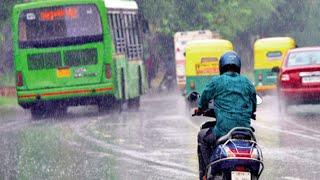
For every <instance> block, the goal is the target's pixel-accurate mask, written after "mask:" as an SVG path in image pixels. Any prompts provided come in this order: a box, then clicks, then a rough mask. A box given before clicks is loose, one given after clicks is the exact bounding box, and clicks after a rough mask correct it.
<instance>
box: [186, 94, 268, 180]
mask: <svg viewBox="0 0 320 180" xmlns="http://www.w3.org/2000/svg"><path fill="white" fill-rule="evenodd" d="M197 97H199V95H197ZM261 103H262V99H261V98H260V97H259V96H257V104H261ZM209 107H210V106H209ZM201 115H202V116H206V117H213V118H215V113H214V109H208V110H207V111H204V112H203V113H202V114H199V113H194V114H193V115H192V116H201ZM252 118H253V119H254V120H255V117H252ZM214 125H215V121H208V122H206V123H204V124H203V125H202V127H201V129H203V128H209V127H214ZM254 131H255V130H254V128H253V127H251V128H245V127H236V128H233V129H231V130H230V131H229V133H228V134H226V135H224V136H222V137H220V138H219V139H217V140H216V143H215V144H214V145H213V152H212V155H211V158H210V164H209V165H208V166H207V168H206V173H205V175H206V179H207V180H217V179H221V180H229V179H230V180H256V179H259V177H260V175H261V173H262V171H263V169H264V164H263V156H262V151H261V148H260V147H259V145H258V144H257V140H256V137H255V135H254Z"/></svg>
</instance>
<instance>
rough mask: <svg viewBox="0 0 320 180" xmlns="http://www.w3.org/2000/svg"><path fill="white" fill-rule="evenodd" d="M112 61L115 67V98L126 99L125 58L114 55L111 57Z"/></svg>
mask: <svg viewBox="0 0 320 180" xmlns="http://www.w3.org/2000/svg"><path fill="white" fill-rule="evenodd" d="M113 59H114V62H115V67H116V71H115V73H116V76H115V80H116V82H115V83H116V86H117V88H116V92H115V97H116V98H117V99H126V97H128V94H127V88H128V86H127V83H126V81H127V75H126V74H127V73H126V72H127V66H126V59H125V57H124V56H122V55H120V56H114V57H113Z"/></svg>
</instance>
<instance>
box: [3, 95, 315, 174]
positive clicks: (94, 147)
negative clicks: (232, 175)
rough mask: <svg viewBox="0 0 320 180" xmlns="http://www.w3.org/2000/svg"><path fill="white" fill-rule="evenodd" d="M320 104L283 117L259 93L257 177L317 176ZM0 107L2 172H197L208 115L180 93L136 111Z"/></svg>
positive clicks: (147, 98) (149, 102) (154, 99)
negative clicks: (56, 113)
mask: <svg viewBox="0 0 320 180" xmlns="http://www.w3.org/2000/svg"><path fill="white" fill-rule="evenodd" d="M319 107H320V106H299V107H292V108H290V109H289V110H290V114H289V115H288V116H286V117H281V116H280V115H278V114H277V106H276V105H275V103H274V102H273V98H272V97H266V98H264V103H263V104H262V105H261V106H259V107H258V108H259V110H258V115H257V121H255V122H253V126H254V127H255V128H256V134H257V137H258V143H259V144H260V145H261V146H262V150H263V154H264V160H265V167H266V168H265V171H264V172H263V174H262V177H261V179H318V177H319V176H320V168H319V167H320V163H319V162H320V155H319V153H318V149H319V148H320V128H319V127H320V126H319V125H320V120H319V115H320V112H318V111H319ZM8 112H9V113H8ZM0 113H1V117H0V118H1V119H0V134H1V138H0V162H1V164H0V177H1V178H2V177H4V179H6V178H9V179H11V178H12V179H16V178H21V179H57V178H60V179H61V178H62V179H70V178H72V179H75V178H77V179H197V174H198V173H197V172H198V171H197V166H198V165H197V157H196V145H197V144H196V135H197V131H198V129H199V126H200V124H201V123H202V122H204V121H205V120H206V119H204V118H191V117H189V115H188V112H187V110H186V106H185V103H184V99H183V98H182V97H181V96H179V95H178V94H164V95H155V96H150V95H147V96H145V97H144V98H143V100H142V107H141V109H140V111H139V112H136V111H129V110H125V111H123V112H122V113H121V114H99V113H98V111H97V110H96V108H95V107H80V108H72V109H70V110H69V113H68V115H67V116H66V117H64V118H60V119H58V120H57V119H45V120H42V121H36V122H34V121H31V120H30V115H29V113H27V112H24V111H22V110H21V109H19V108H10V109H5V110H3V109H2V110H1V109H0ZM1 178H0V179H1Z"/></svg>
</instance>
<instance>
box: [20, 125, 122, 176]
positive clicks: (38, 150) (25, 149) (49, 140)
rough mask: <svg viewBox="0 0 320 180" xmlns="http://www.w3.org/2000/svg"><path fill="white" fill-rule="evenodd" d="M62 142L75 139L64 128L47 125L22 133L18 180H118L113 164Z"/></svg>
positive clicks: (71, 133) (109, 160) (68, 130)
mask: <svg viewBox="0 0 320 180" xmlns="http://www.w3.org/2000/svg"><path fill="white" fill-rule="evenodd" d="M65 139H69V140H72V141H75V139H77V137H76V135H74V134H73V132H72V129H69V128H66V127H56V128H53V127H51V128H49V127H47V126H46V125H44V126H42V125H41V126H37V127H30V128H27V129H24V130H23V132H22V133H21V138H20V148H19V149H20V152H19V162H18V169H19V176H18V179H117V178H116V176H115V175H114V174H113V173H114V170H113V167H114V160H112V159H108V158H105V157H103V158H99V157H94V156H93V157H92V156H89V155H88V154H87V153H86V148H83V147H82V146H83V142H81V141H80V142H79V141H78V140H77V141H76V142H77V143H78V144H80V147H78V148H73V147H72V146H70V145H68V144H67V143H66V141H65Z"/></svg>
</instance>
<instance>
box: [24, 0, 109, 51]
mask: <svg viewBox="0 0 320 180" xmlns="http://www.w3.org/2000/svg"><path fill="white" fill-rule="evenodd" d="M19 29H25V31H26V33H25V34H24V33H23V32H22V31H21V33H19V35H20V36H19V41H20V47H21V48H27V47H54V46H61V45H71V44H83V43H87V42H97V41H102V39H103V38H102V37H103V35H102V26H101V20H100V15H99V12H98V9H97V7H96V6H95V5H89V4H87V5H73V6H54V7H48V8H38V9H29V10H25V11H23V12H22V13H21V14H20V18H19Z"/></svg>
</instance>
